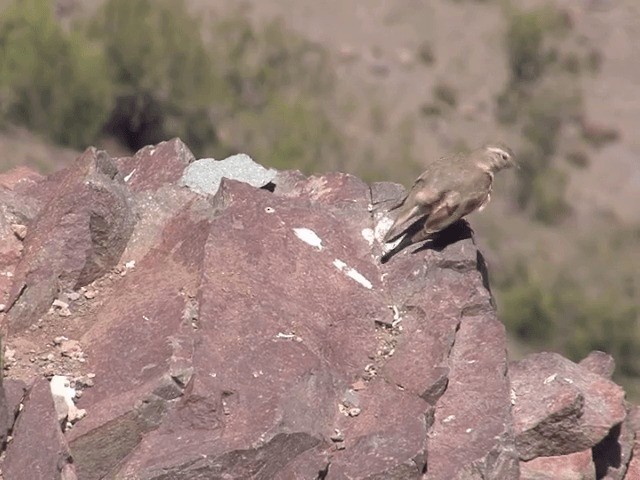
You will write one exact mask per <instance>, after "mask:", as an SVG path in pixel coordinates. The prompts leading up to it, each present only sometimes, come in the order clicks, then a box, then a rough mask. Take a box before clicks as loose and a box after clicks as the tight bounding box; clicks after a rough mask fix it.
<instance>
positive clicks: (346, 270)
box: [333, 258, 373, 290]
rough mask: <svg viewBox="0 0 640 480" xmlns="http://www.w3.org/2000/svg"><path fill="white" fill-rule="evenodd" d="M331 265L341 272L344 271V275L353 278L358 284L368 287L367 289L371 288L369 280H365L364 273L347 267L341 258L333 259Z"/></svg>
mask: <svg viewBox="0 0 640 480" xmlns="http://www.w3.org/2000/svg"><path fill="white" fill-rule="evenodd" d="M333 265H334V266H335V267H336V268H337V269H338V270H340V271H341V272H344V273H345V275H346V276H347V277H349V278H351V279H353V280H355V281H356V282H358V283H359V284H360V285H362V286H363V287H365V288H368V289H369V290H371V289H372V288H373V285H372V284H371V282H370V281H369V280H367V277H365V276H364V275H362V274H361V273H360V272H358V271H357V270H356V269H354V268H351V267H349V266H348V265H347V264H346V263H344V262H343V261H342V260H339V259H337V258H336V259H335V260H334V261H333Z"/></svg>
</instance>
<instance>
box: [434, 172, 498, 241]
mask: <svg viewBox="0 0 640 480" xmlns="http://www.w3.org/2000/svg"><path fill="white" fill-rule="evenodd" d="M491 183H492V179H491V176H490V175H489V174H488V173H485V172H478V173H477V174H475V175H469V176H467V177H466V178H464V179H462V180H461V182H460V183H459V184H458V185H457V188H455V189H452V190H448V191H447V192H446V193H445V195H444V196H443V198H442V200H441V201H440V202H439V203H438V204H437V205H435V206H434V208H433V209H432V211H431V213H430V215H429V216H428V217H427V220H426V221H425V225H424V229H423V231H424V236H425V238H426V237H427V236H429V235H431V234H433V233H436V232H439V231H441V230H444V229H445V228H447V227H448V226H449V225H452V224H453V223H455V222H457V221H458V220H460V219H461V218H463V217H464V216H465V215H468V214H469V213H471V212H473V211H475V210H477V209H478V208H480V207H481V206H483V205H484V204H486V202H487V201H488V200H489V194H490V192H491Z"/></svg>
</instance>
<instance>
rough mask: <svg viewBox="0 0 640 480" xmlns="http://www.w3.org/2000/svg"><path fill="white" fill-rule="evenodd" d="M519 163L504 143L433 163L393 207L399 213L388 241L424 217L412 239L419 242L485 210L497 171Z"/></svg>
mask: <svg viewBox="0 0 640 480" xmlns="http://www.w3.org/2000/svg"><path fill="white" fill-rule="evenodd" d="M515 164H516V163H515V155H514V153H513V151H512V150H511V149H510V148H508V147H506V146H502V145H487V146H484V147H482V148H479V149H477V150H474V151H472V152H471V153H469V154H461V153H459V154H456V155H453V156H449V157H443V158H440V159H438V160H437V161H435V162H433V163H431V164H430V165H429V167H428V168H427V170H425V171H424V173H423V174H422V175H420V176H419V177H418V179H417V180H416V182H415V183H414V185H413V187H412V188H411V190H410V191H409V193H408V194H407V196H406V197H405V198H404V199H403V200H402V202H400V203H399V204H398V205H396V206H394V207H393V208H391V210H390V211H393V210H398V213H397V214H396V220H395V222H394V223H393V225H392V227H391V229H390V230H389V231H388V232H387V234H386V235H385V237H384V242H385V243H386V242H391V241H393V240H395V239H397V238H398V237H400V236H401V235H402V234H404V233H405V232H406V231H407V229H408V228H409V227H411V226H412V225H413V224H414V223H416V222H417V221H418V220H421V219H424V220H425V221H424V226H423V227H422V230H421V231H420V232H418V233H417V234H416V235H414V236H413V237H412V239H411V240H412V241H413V242H419V241H422V240H425V239H427V238H429V237H430V236H431V235H433V234H434V233H437V232H439V231H441V230H444V229H445V228H447V227H448V226H449V225H451V224H453V223H454V222H457V221H458V220H460V219H461V218H462V217H464V216H465V215H468V214H469V213H471V212H473V211H475V210H482V209H483V208H484V207H485V206H486V205H487V203H488V202H489V199H490V198H491V187H492V185H493V177H494V174H495V173H496V172H498V171H500V170H502V169H505V168H509V167H512V166H514V165H515Z"/></svg>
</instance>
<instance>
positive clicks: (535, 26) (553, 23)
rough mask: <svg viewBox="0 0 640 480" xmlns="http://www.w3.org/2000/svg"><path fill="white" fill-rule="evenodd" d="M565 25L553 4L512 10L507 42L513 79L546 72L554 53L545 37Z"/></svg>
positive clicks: (533, 77) (531, 77)
mask: <svg viewBox="0 0 640 480" xmlns="http://www.w3.org/2000/svg"><path fill="white" fill-rule="evenodd" d="M565 27H566V23H565V22H564V20H563V18H562V16H561V15H560V14H559V13H558V12H557V11H556V10H554V9H553V8H551V7H545V8H538V9H535V10H530V11H517V10H516V11H514V12H512V13H511V15H510V18H509V26H508V29H507V37H506V43H507V51H508V54H509V67H510V69H511V77H512V82H513V83H516V84H517V83H520V82H524V83H527V82H532V81H535V80H537V79H538V78H539V77H540V76H541V75H542V73H543V72H544V69H545V67H546V66H547V65H548V64H549V63H550V62H551V61H553V55H554V49H553V48H548V47H547V46H546V45H545V39H546V38H547V37H548V36H549V35H548V34H550V33H556V32H561V31H563V30H564V29H565Z"/></svg>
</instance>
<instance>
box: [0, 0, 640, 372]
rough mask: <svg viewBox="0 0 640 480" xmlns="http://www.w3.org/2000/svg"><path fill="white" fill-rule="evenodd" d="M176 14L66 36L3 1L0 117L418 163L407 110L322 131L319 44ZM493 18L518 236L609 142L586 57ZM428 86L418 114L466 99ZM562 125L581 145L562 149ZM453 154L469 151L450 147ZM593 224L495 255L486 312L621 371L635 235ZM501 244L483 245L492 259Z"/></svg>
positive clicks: (31, 8) (636, 281)
mask: <svg viewBox="0 0 640 480" xmlns="http://www.w3.org/2000/svg"><path fill="white" fill-rule="evenodd" d="M514 3H515V2H514ZM461 8H463V7H461ZM187 12H188V9H187V8H186V6H185V0H106V2H105V3H104V4H103V6H102V7H101V9H100V10H99V11H98V12H97V14H96V15H95V17H94V18H90V19H87V20H85V21H84V22H83V23H82V24H79V25H75V26H74V27H73V28H72V29H71V31H70V32H67V31H65V30H63V29H62V28H61V27H60V26H59V24H58V23H57V21H56V19H55V18H54V15H53V12H52V2H51V1H50V0H20V1H18V0H16V1H14V2H13V3H11V5H10V6H9V7H6V8H5V9H4V10H3V11H2V15H1V16H0V126H2V124H4V125H9V124H12V123H16V124H20V125H24V126H26V127H28V128H30V129H32V130H34V131H36V132H39V133H41V134H42V135H44V136H46V137H48V138H50V139H52V140H54V141H56V142H58V143H61V144H64V145H70V146H73V147H76V148H84V147H85V146H87V145H88V144H91V143H94V142H96V140H97V139H98V138H100V137H101V136H102V135H104V134H105V133H106V134H110V135H113V136H115V137H116V138H117V139H118V140H119V141H120V142H121V143H123V144H124V145H127V146H129V147H130V148H131V149H132V150H135V149H137V148H139V147H141V146H143V145H146V144H149V143H157V142H159V141H161V140H164V139H166V138H169V137H172V136H179V137H181V138H182V139H183V140H184V141H185V142H186V143H187V144H188V145H189V147H190V148H191V149H192V150H193V151H194V153H195V154H196V155H197V156H205V155H206V156H214V157H217V158H222V157H223V156H225V155H227V154H230V153H235V152H238V151H245V152H247V153H249V154H251V155H252V156H254V157H255V158H256V159H257V160H258V161H260V162H261V163H264V164H266V165H269V166H273V167H276V168H280V169H286V168H300V169H302V170H306V171H312V170H318V169H321V170H327V169H332V168H334V169H340V170H344V169H345V168H349V169H350V170H351V171H354V170H357V171H358V173H359V174H360V176H361V177H362V178H363V179H364V180H366V181H376V180H379V179H380V178H385V177H387V178H388V177H389V176H390V175H396V176H400V175H402V174H401V173H398V172H410V174H413V173H414V172H416V171H420V170H421V168H422V167H421V165H420V164H419V163H418V162H417V161H416V156H415V154H414V151H413V150H414V148H415V147H414V145H415V135H416V125H415V119H414V118H411V117H406V118H404V119H403V120H401V121H396V120H391V119H390V118H389V116H388V112H387V111H386V110H385V104H384V102H381V103H379V104H377V103H373V102H375V101H377V100H371V102H372V103H371V104H369V105H368V109H367V113H366V115H365V118H366V119H367V120H366V121H368V123H369V124H368V127H369V128H370V129H371V130H372V132H373V133H374V135H376V136H380V135H382V134H383V133H385V134H388V135H389V138H392V139H393V141H390V142H389V143H388V145H384V146H382V147H380V145H379V144H374V143H373V142H371V144H367V145H366V146H365V147H363V148H360V149H358V148H357V147H354V146H352V145H350V144H349V145H348V141H349V140H348V136H347V133H346V132H345V130H346V129H343V128H338V127H337V125H346V124H348V118H347V119H346V120H345V118H343V117H348V115H346V114H345V115H343V114H344V111H341V110H340V108H337V107H336V105H335V104H334V102H335V99H334V98H333V96H334V95H333V87H334V83H335V78H334V73H333V69H332V67H331V64H330V63H329V60H328V58H327V54H326V52H325V51H324V50H323V49H322V48H320V47H319V46H317V45H315V44H313V43H312V42H310V41H308V40H306V39H304V38H303V37H301V36H300V35H298V34H296V33H294V32H292V31H291V30H289V29H288V28H287V27H286V26H285V25H283V24H282V22H278V21H274V22H271V23H267V24H265V25H262V26H256V25H254V24H252V23H251V22H250V21H249V20H247V18H246V17H245V16H244V15H242V14H240V13H238V14H231V15H225V16H224V17H220V18H217V19H215V21H214V22H213V24H212V25H209V26H207V28H206V30H205V29H204V26H203V25H201V24H200V22H199V20H198V19H195V18H193V17H192V16H190V15H189V14H188V13H187ZM505 13H506V19H507V31H506V35H505V38H504V47H505V55H506V64H507V66H508V73H509V78H508V81H507V83H506V85H505V88H504V90H503V91H502V92H501V94H500V95H499V96H498V98H497V99H496V119H497V120H498V121H499V122H500V123H501V124H502V127H503V128H504V129H505V131H507V132H509V133H512V134H513V137H518V138H522V142H521V143H520V144H519V145H514V147H515V150H516V151H517V152H518V159H519V164H520V169H519V170H517V172H516V176H517V185H516V186H515V188H514V197H513V198H514V203H515V204H516V205H517V206H518V207H519V208H520V209H522V211H523V212H524V213H526V214H527V215H530V218H531V219H532V220H534V222H531V223H532V225H533V226H532V231H534V230H535V229H536V228H540V229H545V228H547V227H548V226H554V227H558V228H561V227H562V226H563V222H564V221H565V219H566V218H567V217H568V214H570V212H571V210H570V204H569V202H568V201H567V199H566V186H567V182H568V179H569V178H570V175H571V169H575V168H584V167H586V166H588V164H589V157H590V149H592V148H597V147H600V146H602V145H603V144H605V143H606V142H610V141H613V140H615V139H616V138H617V136H618V132H617V130H615V129H612V128H608V127H606V126H602V125H594V124H591V123H589V122H587V121H586V120H585V115H584V112H583V105H582V93H581V90H580V83H579V77H580V76H581V75H584V74H594V73H596V72H598V71H599V69H600V68H601V65H602V55H601V53H600V51H599V50H597V49H595V48H592V47H589V45H583V46H580V45H577V46H576V45H572V44H567V42H566V41H567V38H568V37H570V35H568V34H569V32H570V25H569V23H568V22H567V19H566V17H565V16H563V15H562V14H561V13H560V12H558V11H557V10H554V9H553V8H551V7H543V8H537V9H533V10H520V9H517V8H512V7H507V10H506V12H505ZM373 53H374V56H380V54H381V53H380V52H373ZM416 57H417V61H418V62H419V63H420V64H421V65H422V66H427V67H429V68H431V67H432V66H433V65H434V64H435V63H436V61H437V60H438V59H437V58H436V55H435V49H434V46H433V44H432V43H431V41H424V42H423V43H422V44H420V45H419V46H418V50H417V56H416ZM431 93H432V99H431V100H429V102H427V103H424V104H423V105H422V106H421V107H420V113H421V114H422V115H423V116H426V117H430V123H434V124H435V123H437V122H436V119H435V118H434V117H437V116H442V117H443V118H444V119H446V120H449V119H450V118H453V117H455V115H456V107H457V105H458V104H460V106H461V108H460V110H462V109H463V107H464V101H465V97H464V93H465V92H464V91H460V92H459V91H457V90H456V89H455V88H454V87H453V86H452V85H451V84H450V83H448V81H447V79H446V78H442V79H440V80H439V81H438V82H437V83H436V84H435V86H434V87H433V90H432V92H431ZM378 94H379V92H378ZM374 97H376V95H371V98H372V99H373V98H374ZM377 98H379V97H377ZM354 109H355V107H354ZM443 118H440V119H438V121H443ZM338 122H340V123H338ZM394 122H395V123H394ZM567 126H573V127H577V128H575V129H574V130H576V131H577V132H578V134H577V135H578V136H579V137H580V138H578V139H575V141H573V142H569V145H568V146H567V145H565V143H566V142H564V143H563V133H564V132H565V131H566V130H565V129H566V127H567ZM454 138H455V136H454ZM451 148H452V149H455V150H460V151H463V150H467V149H468V148H469V146H468V145H467V144H466V142H465V141H464V140H461V139H457V140H454V144H453V145H451ZM347 158H349V162H350V163H349V165H348V167H347V165H346V163H345V162H346V160H345V159H347ZM379 159H384V160H385V161H384V162H382V161H379ZM559 159H566V161H564V160H563V161H562V162H560V161H559ZM501 223H502V222H501ZM567 230H569V229H568V228H567ZM594 231H596V229H594ZM597 231H598V232H599V234H598V235H597V237H596V236H594V237H593V238H588V239H581V240H580V244H576V245H574V246H572V248H573V251H574V252H575V253H574V255H575V256H572V257H570V258H566V259H564V260H563V261H560V262H557V261H556V262H555V263H554V261H551V260H548V259H540V258H535V259H534V258H532V257H530V256H524V255H522V254H514V255H513V258H511V259H510V260H505V261H503V262H502V263H503V264H504V265H505V267H504V268H502V269H498V270H495V271H492V274H495V276H496V278H495V281H494V284H493V286H494V287H495V288H494V290H495V292H496V297H497V300H498V303H499V305H500V316H501V318H502V319H503V320H504V321H505V323H506V324H507V327H508V329H509V331H510V332H511V333H512V334H513V335H515V336H516V337H517V338H519V339H521V340H523V341H527V342H528V343H533V344H534V345H537V346H539V347H540V348H542V347H544V348H545V349H555V350H558V351H562V352H563V353H565V354H568V355H570V356H571V357H572V358H573V359H575V360H579V359H580V358H582V357H584V356H585V355H586V354H587V353H588V352H589V351H590V350H592V349H601V350H605V351H607V352H609V353H611V354H612V355H614V357H615V358H616V361H617V363H618V367H619V370H618V372H619V374H621V375H628V376H638V375H640V353H638V352H640V332H638V328H639V327H638V318H639V315H640V311H639V307H638V305H639V304H640V278H639V273H638V272H637V271H636V270H634V269H633V265H637V264H640V258H639V255H640V254H639V253H637V252H636V251H637V245H638V243H639V242H640V232H639V231H633V230H624V229H621V227H620V226H619V225H617V224H616V223H615V222H611V223H609V224H607V225H605V226H602V227H601V228H598V229H597ZM532 236H533V234H532ZM496 237H498V236H496ZM573 240H574V239H573V237H572V238H571V239H569V241H570V242H573ZM500 241H501V239H498V240H496V242H495V245H492V248H493V247H494V246H495V249H496V251H497V252H498V255H501V254H503V252H502V251H500V249H501V248H503V247H502V246H501V245H500V243H499V242H500Z"/></svg>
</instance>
